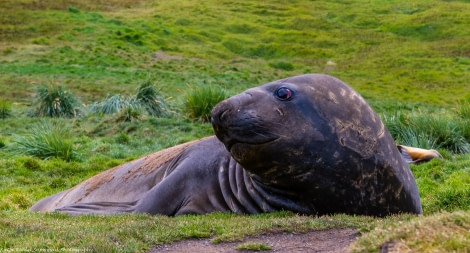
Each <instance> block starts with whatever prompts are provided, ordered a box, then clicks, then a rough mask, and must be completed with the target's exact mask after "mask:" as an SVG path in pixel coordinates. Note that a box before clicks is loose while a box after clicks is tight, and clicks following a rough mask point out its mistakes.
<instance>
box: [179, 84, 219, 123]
mask: <svg viewBox="0 0 470 253" xmlns="http://www.w3.org/2000/svg"><path fill="white" fill-rule="evenodd" d="M227 97H228V96H227V94H226V93H225V91H223V90H222V89H221V88H219V87H217V86H196V87H194V88H193V89H192V90H190V91H189V93H188V94H187V95H186V97H185V98H184V105H183V106H184V108H183V110H184V112H185V113H186V115H187V116H188V117H189V118H191V119H193V120H199V121H202V122H209V121H210V118H211V110H212V108H213V107H214V106H215V105H216V104H217V103H219V102H220V101H222V100H224V99H226V98H227Z"/></svg>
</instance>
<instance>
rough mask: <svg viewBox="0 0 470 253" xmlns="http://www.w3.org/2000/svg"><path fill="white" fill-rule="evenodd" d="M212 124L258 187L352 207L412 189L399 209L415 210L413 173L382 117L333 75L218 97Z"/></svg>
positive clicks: (312, 76)
mask: <svg viewBox="0 0 470 253" xmlns="http://www.w3.org/2000/svg"><path fill="white" fill-rule="evenodd" d="M212 124H213V128H214V132H215V135H216V136H217V137H218V138H219V140H220V141H222V142H223V143H224V145H225V147H226V148H227V150H228V151H229V152H230V153H231V155H232V157H233V158H234V159H235V160H236V161H237V162H238V163H240V164H241V165H242V166H243V167H244V168H245V169H246V170H247V171H248V172H249V173H250V174H251V175H252V177H253V178H255V180H257V181H260V182H262V183H263V184H265V185H270V186H276V187H278V188H282V189H289V190H293V191H295V190H299V189H301V190H302V191H304V192H305V191H307V192H309V196H311V198H313V199H311V200H309V201H317V202H318V200H320V199H323V200H325V201H326V202H329V201H331V200H333V199H337V200H338V201H342V202H344V203H342V204H339V205H340V206H341V205H343V206H344V205H348V206H350V207H351V208H354V206H357V207H356V208H361V207H360V206H361V204H360V203H361V202H371V201H372V202H374V204H372V207H371V208H376V206H377V205H380V203H379V202H381V201H382V202H384V203H385V202H388V201H389V199H390V198H395V199H396V198H397V197H394V196H395V195H396V196H399V197H398V198H402V197H406V196H404V195H403V196H401V194H402V193H404V194H405V195H407V194H408V195H409V194H411V195H414V196H413V198H408V200H407V201H410V199H413V200H412V201H411V202H413V203H412V204H411V205H409V206H411V207H406V208H404V209H408V210H405V211H411V212H415V213H419V212H421V206H420V203H419V196H418V195H417V190H416V183H415V182H414V178H413V176H412V174H411V172H410V170H409V168H408V166H407V164H406V163H405V162H404V160H403V159H402V158H401V155H400V153H399V152H398V149H397V148H396V145H395V142H394V141H393V139H392V137H391V136H390V134H389V132H388V131H387V130H386V128H385V127H384V125H383V123H382V121H381V120H380V118H379V117H378V116H377V114H376V113H375V112H374V111H373V110H372V108H371V107H370V106H369V105H368V104H367V102H366V101H365V100H364V99H363V98H362V97H361V96H360V95H359V94H358V93H357V92H355V91H354V90H353V89H351V88H350V87H349V86H347V85H346V84H345V83H343V82H342V81H340V80H338V79H336V78H334V77H331V76H327V75H321V74H309V75H301V76H296V77H291V78H287V79H282V80H278V81H274V82H271V83H267V84H265V85H262V86H260V87H256V88H252V89H249V90H246V91H245V92H243V93H241V94H239V95H236V96H234V97H231V98H229V99H227V100H224V101H222V102H221V103H219V104H218V105H217V106H216V107H215V108H214V109H213V111H212ZM409 184H410V185H411V186H410V187H411V188H410V189H408V188H409V187H408V185H409ZM404 185H405V186H404ZM405 188H406V189H405ZM383 193H386V194H383ZM388 195H390V196H388ZM392 195H394V196H392ZM408 195H407V196H408ZM408 197H409V196H408ZM365 198H368V199H365ZM416 198H417V201H416ZM400 201H403V199H402V200H400ZM320 202H321V201H320ZM346 202H349V203H346ZM368 205H369V206H371V205H370V203H368ZM332 206H333V207H332ZM334 208H337V206H336V207H335V204H333V205H328V206H327V205H325V207H324V209H325V210H324V212H330V210H328V209H331V211H332V212H335V211H334V210H333V209H334ZM381 208H382V207H381ZM393 208H394V207H390V205H388V204H387V207H384V209H385V210H380V212H383V213H387V212H388V211H390V210H391V209H393ZM353 212H354V211H353ZM374 212H375V211H371V210H365V213H374ZM356 213H358V212H356ZM375 213H376V212H375ZM378 215H380V214H378Z"/></svg>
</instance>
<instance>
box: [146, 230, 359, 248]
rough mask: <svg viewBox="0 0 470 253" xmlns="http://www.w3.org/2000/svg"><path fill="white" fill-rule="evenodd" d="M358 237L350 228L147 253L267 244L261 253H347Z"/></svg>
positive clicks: (200, 242)
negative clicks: (265, 249)
mask: <svg viewBox="0 0 470 253" xmlns="http://www.w3.org/2000/svg"><path fill="white" fill-rule="evenodd" d="M357 237H358V233H357V232H356V230H355V229H353V228H344V229H330V230H322V231H311V232H308V233H305V234H291V233H279V234H266V235H261V236H257V237H247V238H245V240H244V241H243V242H231V243H219V244H213V243H211V242H210V239H205V240H185V241H180V242H176V243H172V244H164V245H157V246H155V247H154V248H152V249H151V250H149V251H147V253H157V252H158V253H160V252H181V253H186V252H188V253H189V252H191V253H198V252H204V253H219V252H222V253H232V252H235V253H241V252H253V251H240V250H237V246H238V245H240V244H243V243H246V242H258V243H263V244H267V245H269V246H270V247H271V250H267V251H263V252H269V253H271V252H338V253H339V252H349V245H350V244H351V243H352V242H353V241H354V240H355V239H356V238H357Z"/></svg>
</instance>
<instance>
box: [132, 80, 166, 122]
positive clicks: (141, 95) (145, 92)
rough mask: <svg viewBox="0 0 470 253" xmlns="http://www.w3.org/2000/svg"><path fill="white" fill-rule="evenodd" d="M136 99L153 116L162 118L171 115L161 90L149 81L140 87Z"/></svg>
mask: <svg viewBox="0 0 470 253" xmlns="http://www.w3.org/2000/svg"><path fill="white" fill-rule="evenodd" d="M135 99H136V100H137V103H139V104H140V105H141V106H142V107H143V108H144V109H145V110H146V111H147V113H148V114H149V115H151V116H154V117H159V118H162V117H168V116H169V115H170V110H169V109H168V105H167V103H166V101H165V99H164V98H163V97H162V96H161V95H160V90H159V89H158V88H157V86H156V85H154V84H152V82H150V81H149V80H146V81H145V82H143V83H142V84H141V85H139V87H138V89H137V94H136V96H135Z"/></svg>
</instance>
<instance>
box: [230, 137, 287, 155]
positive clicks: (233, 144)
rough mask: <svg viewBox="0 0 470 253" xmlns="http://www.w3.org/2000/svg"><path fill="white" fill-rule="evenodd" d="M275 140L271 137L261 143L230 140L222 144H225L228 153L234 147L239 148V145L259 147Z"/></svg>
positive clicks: (275, 138)
mask: <svg viewBox="0 0 470 253" xmlns="http://www.w3.org/2000/svg"><path fill="white" fill-rule="evenodd" d="M277 139H278V137H272V138H269V139H266V140H263V141H241V140H236V139H231V140H228V141H225V142H224V144H225V147H226V148H227V150H228V151H229V152H231V151H232V148H233V147H235V146H240V145H248V146H259V145H265V144H268V143H270V142H273V141H275V140H277Z"/></svg>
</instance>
